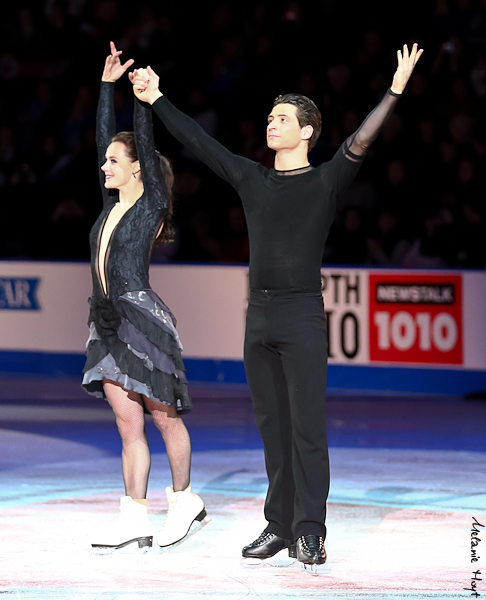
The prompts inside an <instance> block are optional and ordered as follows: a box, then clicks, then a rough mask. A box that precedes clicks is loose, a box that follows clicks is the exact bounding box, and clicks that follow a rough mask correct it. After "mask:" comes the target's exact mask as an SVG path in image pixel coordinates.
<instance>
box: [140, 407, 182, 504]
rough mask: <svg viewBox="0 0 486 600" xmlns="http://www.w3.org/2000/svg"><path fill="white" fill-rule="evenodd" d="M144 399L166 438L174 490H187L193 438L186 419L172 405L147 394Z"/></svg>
mask: <svg viewBox="0 0 486 600" xmlns="http://www.w3.org/2000/svg"><path fill="white" fill-rule="evenodd" d="M143 400H144V402H145V406H146V408H147V410H149V411H150V413H151V414H152V417H153V419H154V423H155V426H156V427H157V429H158V430H159V431H160V433H161V434H162V438H163V439H164V443H165V448H166V450H167V457H168V459H169V466H170V470H171V473H172V484H173V489H174V492H179V491H182V490H185V489H186V488H187V486H188V485H189V483H190V479H191V439H190V438H189V433H188V431H187V429H186V426H185V425H184V421H183V420H182V419H181V417H180V416H179V415H178V414H177V411H176V409H175V408H173V407H172V406H166V405H165V404H161V403H160V402H155V401H154V400H151V399H149V398H147V397H145V396H143Z"/></svg>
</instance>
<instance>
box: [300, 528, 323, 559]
mask: <svg viewBox="0 0 486 600" xmlns="http://www.w3.org/2000/svg"><path fill="white" fill-rule="evenodd" d="M295 549H296V555H297V560H298V561H300V562H301V563H304V564H305V565H322V564H323V563H325V562H326V549H325V548H324V538H323V537H321V536H319V535H301V536H300V538H298V539H297V542H296V543H295Z"/></svg>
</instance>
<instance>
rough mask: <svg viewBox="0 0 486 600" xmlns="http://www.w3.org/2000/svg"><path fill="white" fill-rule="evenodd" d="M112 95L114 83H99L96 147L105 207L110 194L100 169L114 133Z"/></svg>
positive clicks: (111, 198)
mask: <svg viewBox="0 0 486 600" xmlns="http://www.w3.org/2000/svg"><path fill="white" fill-rule="evenodd" d="M114 93H115V84H114V83H112V82H111V81H102V82H101V88H100V98H99V100H98V110H97V112H96V146H97V149H98V176H99V179H100V187H101V193H102V195H103V206H106V205H107V204H108V203H109V202H113V196H112V194H110V191H109V190H107V189H106V188H105V175H104V173H103V171H102V170H101V167H102V165H104V163H105V161H106V157H105V154H106V149H107V148H108V146H109V145H110V144H111V138H112V137H113V136H114V135H115V133H116V123H115V105H114Z"/></svg>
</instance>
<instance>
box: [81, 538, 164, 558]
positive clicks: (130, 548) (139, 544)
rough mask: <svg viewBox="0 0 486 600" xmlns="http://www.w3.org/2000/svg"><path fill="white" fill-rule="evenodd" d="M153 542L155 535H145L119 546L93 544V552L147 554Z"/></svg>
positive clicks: (103, 553) (101, 553)
mask: <svg viewBox="0 0 486 600" xmlns="http://www.w3.org/2000/svg"><path fill="white" fill-rule="evenodd" d="M152 544H153V537H152V536H150V537H144V538H137V539H134V540H130V541H129V542H125V543H123V544H120V545H118V546H101V545H92V546H91V552H92V554H95V555H97V556H109V555H113V554H117V555H118V554H147V552H148V551H149V550H150V549H151V547H152Z"/></svg>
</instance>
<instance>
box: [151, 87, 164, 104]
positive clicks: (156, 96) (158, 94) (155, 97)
mask: <svg viewBox="0 0 486 600" xmlns="http://www.w3.org/2000/svg"><path fill="white" fill-rule="evenodd" d="M163 95H164V94H162V92H161V91H160V90H157V91H156V92H154V93H153V94H151V95H150V98H149V104H153V103H154V102H155V101H156V100H158V99H159V98H162V96H163Z"/></svg>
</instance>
